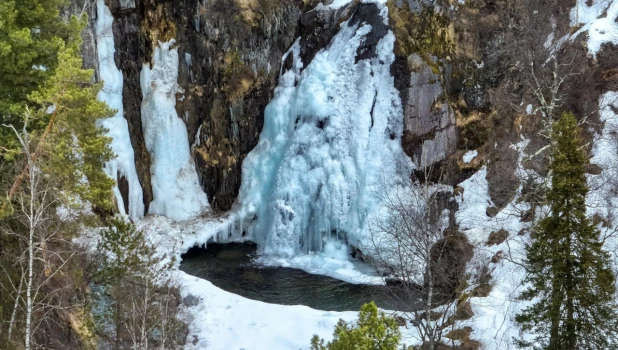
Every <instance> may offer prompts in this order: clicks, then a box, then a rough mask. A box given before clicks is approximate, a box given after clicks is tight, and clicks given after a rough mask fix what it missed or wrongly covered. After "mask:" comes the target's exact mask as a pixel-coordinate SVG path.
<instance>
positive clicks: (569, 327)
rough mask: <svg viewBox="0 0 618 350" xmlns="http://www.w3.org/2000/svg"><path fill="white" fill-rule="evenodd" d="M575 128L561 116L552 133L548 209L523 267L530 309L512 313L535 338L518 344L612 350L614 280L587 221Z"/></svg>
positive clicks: (572, 119)
mask: <svg viewBox="0 0 618 350" xmlns="http://www.w3.org/2000/svg"><path fill="white" fill-rule="evenodd" d="M580 133H581V130H580V128H579V127H578V125H577V120H576V119H575V117H574V116H573V115H572V114H569V113H565V114H564V115H563V116H562V118H560V120H559V121H557V122H556V123H555V125H554V127H553V131H552V162H551V164H550V170H551V188H550V189H549V191H548V193H547V201H548V205H549V207H550V212H549V214H548V216H547V217H546V218H544V219H543V220H541V221H540V222H539V224H538V226H537V227H536V229H535V230H534V232H533V235H532V242H531V244H530V245H529V246H528V247H527V256H526V261H525V266H526V267H527V269H528V273H529V274H528V277H527V278H526V283H528V285H529V287H528V288H527V289H526V290H525V291H524V292H523V293H522V295H521V299H522V300H527V301H532V305H531V306H529V307H527V308H526V309H524V310H523V311H522V312H521V313H520V314H518V315H517V317H516V321H517V322H518V323H520V325H521V326H522V329H523V330H524V331H526V332H530V333H531V334H534V340H533V341H524V340H523V339H519V340H516V343H517V344H518V345H520V346H521V347H531V348H535V349H547V350H575V349H615V348H617V343H616V340H617V338H618V337H617V330H618V324H617V322H616V319H617V314H616V303H615V302H614V293H615V291H616V289H615V276H614V274H613V272H612V270H611V269H610V257H609V255H608V253H607V252H605V251H604V250H603V247H602V242H601V241H600V237H599V236H600V233H599V231H598V230H597V228H596V227H595V226H594V225H593V224H592V223H591V221H590V220H589V219H588V218H587V216H586V195H587V193H588V185H587V183H586V176H585V166H586V164H587V163H588V157H587V155H586V152H585V150H584V149H583V147H582V142H581V137H580Z"/></svg>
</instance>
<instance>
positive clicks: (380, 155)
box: [238, 5, 409, 258]
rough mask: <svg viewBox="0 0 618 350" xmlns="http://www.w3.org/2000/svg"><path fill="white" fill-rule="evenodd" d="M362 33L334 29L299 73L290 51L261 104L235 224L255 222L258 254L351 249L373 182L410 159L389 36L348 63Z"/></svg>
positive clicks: (348, 27) (355, 28)
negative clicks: (334, 245)
mask: <svg viewBox="0 0 618 350" xmlns="http://www.w3.org/2000/svg"><path fill="white" fill-rule="evenodd" d="M380 6H382V5H380ZM382 9H383V11H382V14H383V16H384V18H385V19H386V18H387V14H386V11H387V9H386V7H382ZM370 31H371V26H369V25H366V24H365V25H362V24H350V23H349V22H346V23H344V24H342V26H341V30H340V31H339V33H338V34H337V35H336V36H335V37H334V39H333V41H332V42H331V43H330V45H329V46H328V47H327V48H326V49H324V50H322V51H320V52H319V53H318V54H317V55H316V56H315V58H314V59H313V61H312V62H311V63H310V64H309V65H308V66H307V67H306V68H305V69H304V70H303V71H302V73H299V70H300V67H303V63H302V62H300V58H299V55H298V50H299V47H298V45H295V46H294V47H293V48H292V51H291V52H290V53H289V54H292V55H293V58H294V67H295V69H293V70H290V71H288V72H285V73H284V74H283V75H282V76H281V78H280V83H279V86H278V87H277V89H276V90H275V97H274V99H273V100H272V101H271V102H270V104H269V105H268V106H267V107H266V110H265V120H264V128H263V130H262V133H261V135H260V141H259V144H258V145H257V146H256V147H255V149H254V150H253V151H252V152H251V153H250V154H249V155H248V156H247V158H246V159H245V161H244V163H243V182H242V187H241V189H240V195H239V199H238V201H239V203H240V205H241V208H242V209H241V212H242V215H241V217H245V218H255V219H256V221H257V225H256V226H255V228H254V229H253V233H254V239H256V240H257V241H258V243H261V245H262V247H263V249H264V252H265V253H266V254H270V255H278V256H282V257H287V258H291V257H295V256H297V255H299V254H303V253H309V252H319V251H322V250H323V249H324V244H325V238H326V239H328V238H330V239H335V240H345V241H347V242H348V243H350V244H356V243H358V242H359V241H360V240H361V239H362V236H363V234H364V231H365V226H366V217H367V214H368V213H369V212H371V211H372V210H374V209H375V207H376V206H377V205H378V201H377V199H376V196H375V195H374V194H375V192H376V191H379V190H380V188H379V179H380V178H381V177H384V176H387V177H388V176H390V175H393V174H395V172H396V171H397V168H396V165H395V164H396V163H399V162H409V159H408V158H407V157H406V156H405V154H404V153H403V150H402V149H401V140H400V137H401V134H402V130H403V118H402V113H403V112H402V107H401V101H400V98H399V93H398V91H397V90H396V89H395V87H394V80H393V77H392V76H391V75H390V65H391V63H392V62H393V60H394V54H393V44H394V41H395V37H394V35H393V34H392V33H391V32H389V33H388V34H386V35H385V36H384V37H383V38H382V39H381V40H380V42H379V43H378V45H377V55H378V57H377V58H374V59H371V60H361V61H359V62H355V58H356V53H357V49H358V48H359V45H360V44H361V43H362V41H363V40H364V38H365V36H366V35H367V34H368V33H369V32H370ZM286 56H287V55H286Z"/></svg>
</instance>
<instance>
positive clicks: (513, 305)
mask: <svg viewBox="0 0 618 350" xmlns="http://www.w3.org/2000/svg"><path fill="white" fill-rule="evenodd" d="M527 144H528V141H527V140H522V141H521V142H520V143H518V144H516V145H513V146H512V147H513V148H514V149H515V150H517V151H519V154H520V165H519V168H518V169H517V171H516V173H517V175H518V176H519V177H520V178H522V179H523V178H525V177H526V176H527V175H526V170H524V169H523V167H522V166H521V160H522V159H523V156H524V152H523V150H524V148H525V147H526V145H527ZM486 176H487V168H486V167H483V168H482V169H481V170H479V171H478V172H477V173H476V174H474V175H473V176H472V177H470V178H469V179H468V180H466V181H464V182H463V183H461V184H460V186H461V187H462V188H463V189H464V190H463V195H461V196H460V197H459V199H458V201H459V205H460V210H459V211H458V212H457V213H456V217H457V220H458V222H459V223H460V230H461V231H462V232H464V233H465V234H466V235H467V237H468V239H469V240H470V243H472V244H473V245H474V247H475V248H474V257H473V259H472V261H471V262H470V263H469V264H468V273H469V274H470V275H471V276H473V277H472V279H473V280H472V281H471V282H472V283H476V282H477V281H476V279H478V277H479V276H480V273H481V272H482V271H483V269H484V268H487V269H488V270H487V271H488V272H489V273H491V276H492V280H491V281H490V284H491V286H492V289H491V292H490V294H489V296H487V297H485V298H481V297H478V298H471V299H470V303H471V306H472V310H473V311H474V316H473V318H472V319H470V320H466V321H463V322H462V323H460V324H458V326H471V327H472V328H473V330H474V331H473V333H472V335H471V338H473V339H475V340H478V341H480V342H481V343H482V344H483V347H482V348H483V349H487V350H502V349H504V350H508V349H512V348H513V347H514V345H513V343H512V341H513V338H514V337H515V338H518V337H520V336H521V334H520V331H519V326H518V325H517V324H516V323H515V319H514V318H515V315H516V314H517V313H518V312H520V311H521V310H522V309H523V308H525V307H526V306H527V305H528V303H527V302H521V301H518V300H517V297H518V296H519V295H520V293H521V292H522V291H523V286H522V284H521V283H522V281H523V279H524V277H525V271H524V270H523V268H521V267H520V266H519V265H518V264H517V263H514V262H513V261H515V262H519V261H522V260H523V259H524V257H525V244H526V242H527V241H528V240H529V236H528V235H521V230H522V229H527V228H529V226H530V223H522V222H520V215H521V213H524V212H525V211H527V210H529V209H530V207H529V205H528V204H526V203H517V201H516V200H514V201H513V202H511V203H510V204H509V205H508V206H507V207H506V208H504V209H503V210H501V211H500V212H499V213H498V214H497V215H496V216H495V217H493V218H489V217H488V216H487V215H486V213H485V211H486V208H487V207H491V206H493V203H492V201H491V198H490V196H489V184H488V182H487V179H486ZM520 193H521V187H520V188H519V190H518V192H517V195H516V197H515V198H517V197H518V196H519V195H520ZM501 229H504V230H506V231H507V232H508V233H509V237H508V238H507V240H506V241H504V242H503V243H501V244H499V245H493V246H487V239H488V237H489V234H490V233H491V232H493V231H498V230H501ZM495 255H499V256H502V257H503V258H502V259H500V260H499V261H498V262H497V263H492V262H491V260H492V257H494V256H495Z"/></svg>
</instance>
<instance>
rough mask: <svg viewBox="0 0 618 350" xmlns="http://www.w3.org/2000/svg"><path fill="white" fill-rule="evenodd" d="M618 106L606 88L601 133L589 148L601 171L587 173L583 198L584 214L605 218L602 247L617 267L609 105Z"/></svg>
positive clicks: (614, 141)
mask: <svg viewBox="0 0 618 350" xmlns="http://www.w3.org/2000/svg"><path fill="white" fill-rule="evenodd" d="M617 106H618V92H607V93H605V94H604V95H603V96H601V98H600V100H599V107H600V113H599V115H600V119H601V122H602V123H603V129H602V130H601V133H600V134H599V135H597V138H596V140H595V142H594V144H593V148H592V158H591V159H590V163H591V164H594V165H597V166H599V167H600V168H601V169H602V172H601V173H600V174H597V175H593V174H589V175H588V185H589V187H590V192H589V193H588V197H587V198H586V204H587V214H588V216H589V217H593V216H597V217H599V218H601V219H603V220H604V221H605V222H600V223H599V225H598V228H599V230H601V235H602V237H608V238H607V239H606V241H605V244H604V248H605V249H606V250H607V251H609V252H610V253H611V254H613V258H614V265H615V266H614V269H615V270H618V256H616V254H617V252H618V239H617V238H616V237H615V234H614V233H615V232H616V230H617V229H618V217H617V216H616V215H617V213H618V196H616V192H617V190H618V136H617V135H618V115H617V114H616V113H615V112H614V109H613V108H616V107H617Z"/></svg>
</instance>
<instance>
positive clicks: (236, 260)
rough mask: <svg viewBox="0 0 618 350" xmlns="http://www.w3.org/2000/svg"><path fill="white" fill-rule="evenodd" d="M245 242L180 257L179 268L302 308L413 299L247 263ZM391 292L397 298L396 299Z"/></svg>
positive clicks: (394, 305)
mask: <svg viewBox="0 0 618 350" xmlns="http://www.w3.org/2000/svg"><path fill="white" fill-rule="evenodd" d="M256 252H257V246H256V245H254V244H251V243H228V244H209V245H208V248H207V249H204V248H197V247H196V248H192V249H191V250H189V251H188V252H187V253H186V254H184V255H183V256H182V264H181V265H180V269H181V270H182V271H184V272H186V273H188V274H190V275H193V276H196V277H199V278H203V279H206V280H208V281H210V282H211V283H212V284H214V285H215V286H217V287H219V288H221V289H223V290H225V291H228V292H230V293H234V294H238V295H240V296H243V297H245V298H248V299H253V300H259V301H263V302H266V303H272V304H281V305H306V306H309V307H311V308H314V309H319V310H326V311H358V310H359V309H360V307H361V305H363V304H364V303H366V302H369V301H374V302H375V303H376V304H377V305H378V306H379V307H380V308H384V309H388V310H402V311H403V310H410V309H411V308H414V304H415V300H416V299H417V297H416V296H410V295H408V293H402V292H396V291H395V290H393V289H392V288H388V287H386V286H383V285H364V284H353V283H347V282H343V281H340V280H338V279H335V278H331V277H327V276H322V275H314V274H310V273H307V272H304V271H302V270H298V269H292V268H287V267H267V266H260V265H257V264H255V263H253V260H254V258H255V257H256ZM396 294H397V295H396Z"/></svg>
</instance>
